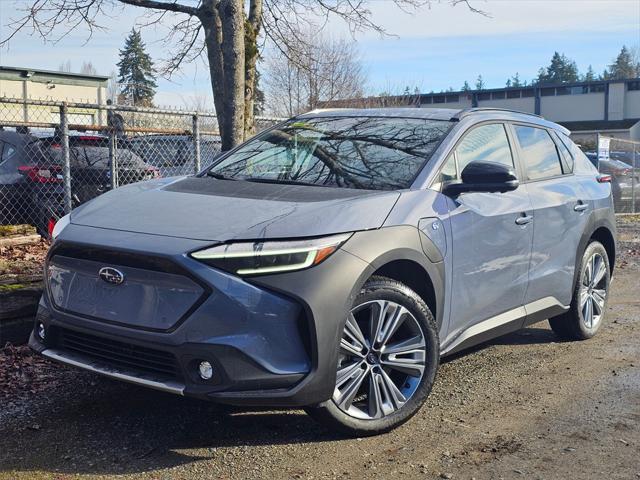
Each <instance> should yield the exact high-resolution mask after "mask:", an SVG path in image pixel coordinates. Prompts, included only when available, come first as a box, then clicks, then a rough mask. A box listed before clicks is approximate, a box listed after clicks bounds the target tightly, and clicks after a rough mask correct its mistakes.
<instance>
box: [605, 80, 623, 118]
mask: <svg viewBox="0 0 640 480" xmlns="http://www.w3.org/2000/svg"><path fill="white" fill-rule="evenodd" d="M625 90H626V88H625V84H624V83H611V84H609V120H622V119H623V118H624V103H625Z"/></svg>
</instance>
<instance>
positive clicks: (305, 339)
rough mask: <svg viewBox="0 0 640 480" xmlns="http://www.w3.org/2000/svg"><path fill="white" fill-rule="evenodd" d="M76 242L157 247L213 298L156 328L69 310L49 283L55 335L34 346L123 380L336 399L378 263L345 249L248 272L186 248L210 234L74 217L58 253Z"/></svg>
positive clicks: (211, 393)
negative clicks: (358, 312)
mask: <svg viewBox="0 0 640 480" xmlns="http://www.w3.org/2000/svg"><path fill="white" fill-rule="evenodd" d="M98 236H99V239H98ZM69 244H73V245H74V246H76V247H78V249H79V250H82V251H87V252H89V253H90V254H91V252H92V251H93V250H92V249H95V247H97V246H99V247H98V248H99V249H100V250H102V251H118V252H126V253H127V254H128V255H129V256H130V258H136V257H139V256H146V257H148V255H149V253H148V252H154V255H155V256H156V257H158V258H162V259H164V260H167V261H169V262H173V263H174V264H176V265H178V266H179V267H180V268H184V269H185V270H186V271H188V272H189V273H190V274H192V275H193V277H194V278H195V279H196V280H197V281H198V282H200V283H201V284H202V285H203V286H204V287H205V290H206V295H205V298H204V300H203V301H202V302H201V303H199V304H198V305H197V308H195V309H194V310H193V311H191V312H189V315H188V316H186V318H184V319H182V320H181V321H179V322H178V323H176V325H175V326H174V327H172V328H167V329H148V328H141V326H140V324H139V322H135V321H134V322H131V324H130V325H126V324H124V323H123V322H110V321H105V320H104V319H102V318H93V317H91V316H89V315H85V314H84V313H86V312H84V311H83V312H82V314H78V313H77V312H73V311H68V310H65V309H64V308H60V306H59V305H57V304H54V303H53V302H52V296H51V291H49V290H47V291H46V292H45V294H44V295H43V297H42V299H41V302H40V306H39V310H38V314H37V317H36V325H37V324H39V323H43V324H44V325H45V327H46V331H47V335H46V340H45V341H44V342H43V341H41V340H40V339H39V338H37V337H36V336H35V335H32V337H31V340H30V345H31V347H32V348H33V349H35V350H37V351H39V352H41V353H42V354H43V355H44V356H46V357H48V358H51V359H52V360H55V361H58V362H62V363H66V364H69V365H72V366H75V367H80V368H83V369H85V370H89V371H92V372H95V373H98V374H101V375H105V376H108V377H111V378H115V379H118V380H123V381H127V382H131V383H136V384H139V385H142V386H146V387H151V388H155V389H158V390H162V391H166V392H170V393H175V394H180V395H185V396H192V397H197V398H201V399H208V400H215V401H217V402H222V403H230V404H238V405H268V406H304V405H310V404H314V403H318V402H322V401H324V400H327V399H328V398H330V397H331V395H332V393H333V388H334V384H335V365H336V363H337V346H338V343H339V334H340V332H341V329H342V325H341V322H342V321H343V319H344V318H346V315H345V312H346V311H348V309H349V307H350V305H351V303H352V302H353V298H354V296H355V295H356V294H357V292H358V291H359V288H360V285H361V284H362V282H363V281H364V279H366V278H367V277H368V276H369V275H370V274H371V273H372V271H373V267H372V266H371V265H369V264H368V263H367V262H365V261H363V260H361V259H360V258H358V257H356V256H355V255H352V254H350V253H348V252H346V251H338V252H336V253H335V254H334V255H332V256H331V257H330V258H329V259H328V260H327V261H325V262H323V263H322V264H321V265H319V266H317V267H314V268H313V269H309V270H305V271H300V272H292V273H288V274H286V275H285V274H281V275H274V276H265V277H260V278H259V281H252V280H244V279H241V278H238V277H235V276H233V275H229V274H226V273H224V272H220V271H217V270H215V269H213V268H210V267H208V266H206V265H203V264H201V263H199V262H197V261H195V260H193V259H191V258H189V257H187V256H186V255H184V253H183V252H185V251H191V250H194V249H196V248H202V247H204V246H206V245H205V244H204V243H203V242H199V241H185V240H183V239H182V240H180V239H175V240H171V239H167V238H166V237H159V238H158V237H156V238H154V237H153V236H147V235H139V234H136V235H132V234H126V233H124V232H117V231H110V230H103V229H95V228H91V227H78V226H73V225H70V226H69V227H67V228H66V229H65V230H64V231H63V233H62V234H61V236H60V237H59V239H58V240H57V241H56V244H55V245H54V246H53V248H52V253H50V258H51V256H52V255H55V253H56V251H59V247H60V245H69ZM122 245H126V246H127V247H126V248H123V247H122ZM91 258H94V257H91ZM103 260H105V259H102V258H101V259H100V261H103ZM116 266H118V264H116ZM115 288H118V287H115ZM158 358H160V359H161V362H160V363H162V365H161V366H160V367H161V368H156V367H157V365H156V363H158ZM171 359H172V360H171ZM203 360H206V361H209V362H210V363H211V364H212V365H213V367H214V368H213V370H214V376H213V378H211V379H210V380H208V381H205V380H202V379H201V378H200V377H199V376H198V374H197V366H198V364H199V363H200V362H201V361H203ZM172 362H173V367H172ZM172 368H173V370H172Z"/></svg>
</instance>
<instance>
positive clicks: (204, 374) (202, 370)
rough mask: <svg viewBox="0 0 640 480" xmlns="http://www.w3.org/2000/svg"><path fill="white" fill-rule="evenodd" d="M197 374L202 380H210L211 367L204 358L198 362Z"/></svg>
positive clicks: (211, 374)
mask: <svg viewBox="0 0 640 480" xmlns="http://www.w3.org/2000/svg"><path fill="white" fill-rule="evenodd" d="M198 374H199V375H200V378H201V379H203V380H211V377H213V367H212V366H211V363H209V362H207V361H206V360H203V361H202V362H200V365H198Z"/></svg>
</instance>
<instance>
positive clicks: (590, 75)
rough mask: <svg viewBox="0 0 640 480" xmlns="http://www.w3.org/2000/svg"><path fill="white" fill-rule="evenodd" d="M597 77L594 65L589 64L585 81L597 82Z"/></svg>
mask: <svg viewBox="0 0 640 480" xmlns="http://www.w3.org/2000/svg"><path fill="white" fill-rule="evenodd" d="M596 80H597V79H596V72H595V71H594V70H593V67H592V66H591V65H589V68H587V73H585V74H584V81H585V82H595V81H596Z"/></svg>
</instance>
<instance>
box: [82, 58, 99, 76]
mask: <svg viewBox="0 0 640 480" xmlns="http://www.w3.org/2000/svg"><path fill="white" fill-rule="evenodd" d="M80 73H83V74H85V75H97V74H98V71H97V70H96V67H94V66H93V63H91V60H89V61H88V62H82V67H81V68H80Z"/></svg>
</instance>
